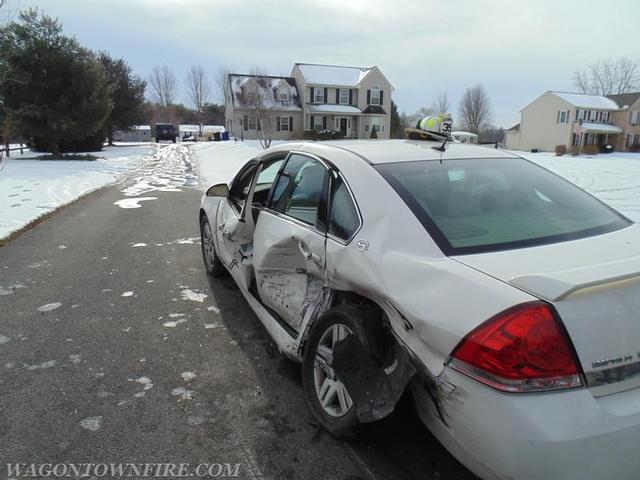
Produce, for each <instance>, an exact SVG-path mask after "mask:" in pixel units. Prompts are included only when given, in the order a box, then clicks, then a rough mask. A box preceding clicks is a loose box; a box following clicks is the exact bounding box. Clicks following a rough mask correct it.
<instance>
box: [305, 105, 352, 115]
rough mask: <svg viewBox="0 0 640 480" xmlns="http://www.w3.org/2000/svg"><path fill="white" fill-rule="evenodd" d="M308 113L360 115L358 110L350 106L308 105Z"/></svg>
mask: <svg viewBox="0 0 640 480" xmlns="http://www.w3.org/2000/svg"><path fill="white" fill-rule="evenodd" d="M309 113H344V114H349V115H360V114H361V113H362V112H361V111H360V109H359V108H357V107H353V106H351V105H331V104H320V105H309Z"/></svg>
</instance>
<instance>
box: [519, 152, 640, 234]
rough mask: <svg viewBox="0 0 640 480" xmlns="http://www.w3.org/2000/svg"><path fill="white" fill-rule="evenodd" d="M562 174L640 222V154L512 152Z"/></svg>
mask: <svg viewBox="0 0 640 480" xmlns="http://www.w3.org/2000/svg"><path fill="white" fill-rule="evenodd" d="M513 153H516V154H517V155H520V156H522V157H525V158H527V159H529V160H531V161H533V162H535V163H537V164H538V165H541V166H543V167H545V168H548V169H549V170H551V171H553V172H555V173H557V174H558V175H561V176H563V177H564V178H566V179H567V180H569V181H570V182H573V183H575V184H576V185H578V186H579V187H581V188H583V189H585V190H586V191H588V192H589V193H591V194H592V195H594V196H596V197H598V198H599V199H600V200H602V201H603V202H605V203H607V204H609V205H611V206H612V207H613V208H615V209H616V210H618V211H620V212H621V213H623V214H625V215H626V216H628V217H629V218H631V219H632V220H633V221H635V222H640V153H623V152H620V153H610V154H605V155H596V156H593V157H590V156H580V157H573V156H571V155H565V156H562V157H556V156H555V155H554V154H553V153H551V152H542V153H527V152H513Z"/></svg>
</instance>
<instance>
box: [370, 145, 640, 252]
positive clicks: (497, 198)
mask: <svg viewBox="0 0 640 480" xmlns="http://www.w3.org/2000/svg"><path fill="white" fill-rule="evenodd" d="M377 169H378V170H379V171H380V173H382V175H383V176H384V177H385V179H386V180H387V181H388V182H389V183H390V184H391V186H392V187H393V188H394V189H395V190H396V192H398V194H399V195H400V196H401V197H402V198H403V200H404V201H405V203H406V204H407V206H409V208H410V209H411V210H412V211H413V213H414V214H415V215H416V217H417V218H418V219H419V220H420V221H421V223H422V224H423V225H424V226H425V228H427V230H428V231H429V232H430V233H431V235H432V236H433V238H434V240H435V241H436V242H437V243H438V245H439V246H440V248H441V250H442V251H443V252H444V253H445V254H447V255H461V254H466V253H480V252H490V251H499V250H508V249H511V248H524V247H528V246H534V245H544V244H549V243H557V242H561V241H567V240H574V239H578V238H584V237H590V236H595V235H601V234H603V233H607V232H611V231H614V230H619V229H621V228H624V227H626V226H628V225H630V224H631V222H630V221H629V220H628V219H626V218H625V217H623V216H622V215H620V214H619V213H617V212H616V211H614V210H613V209H611V208H609V207H607V206H606V205H604V204H603V203H601V202H600V201H598V200H596V199H595V198H594V197H592V196H590V195H589V194H587V193H585V192H583V191H582V190H580V189H579V188H578V187H576V186H575V185H573V184H572V183H570V182H568V181H566V180H564V179H562V178H560V177H558V176H557V175H555V174H553V173H551V172H549V171H547V170H545V169H543V168H541V167H538V166H537V165H534V164H532V163H530V162H528V161H526V160H521V159H512V158H509V159H471V160H445V161H444V162H443V163H442V164H440V162H439V161H421V162H402V163H389V164H383V165H379V166H378V167H377Z"/></svg>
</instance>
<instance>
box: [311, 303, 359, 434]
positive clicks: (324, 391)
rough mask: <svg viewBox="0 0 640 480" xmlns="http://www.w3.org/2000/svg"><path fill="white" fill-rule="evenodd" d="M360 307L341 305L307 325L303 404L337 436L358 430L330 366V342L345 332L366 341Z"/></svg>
mask: <svg viewBox="0 0 640 480" xmlns="http://www.w3.org/2000/svg"><path fill="white" fill-rule="evenodd" d="M365 322H366V319H365V317H364V314H363V313H362V311H361V310H360V309H359V308H358V307H356V306H353V305H341V306H338V307H334V308H332V309H331V310H329V311H327V312H325V313H324V314H323V315H322V316H321V317H320V318H319V319H318V320H317V321H316V322H315V324H314V325H313V327H312V328H311V333H310V335H309V340H308V341H307V344H306V346H305V350H304V358H303V363H302V386H303V389H304V393H305V399H306V401H307V405H308V406H309V409H310V410H311V413H313V416H314V417H315V418H316V419H317V420H318V422H319V423H320V425H321V426H322V427H323V428H324V429H325V430H327V431H328V432H329V433H330V434H331V435H333V436H334V437H337V438H354V437H356V436H357V435H358V433H359V430H360V422H359V421H358V417H357V414H356V405H355V404H354V402H353V400H352V399H351V396H350V395H349V392H348V390H347V388H346V387H345V385H344V384H343V383H342V382H341V381H340V379H339V378H338V377H337V376H336V374H335V372H334V371H333V368H332V363H333V357H332V355H333V346H334V345H335V344H336V343H337V342H338V341H341V340H344V339H345V338H346V337H347V336H349V335H357V336H358V338H359V340H360V341H361V342H362V344H363V345H365V347H367V346H368V345H369V339H368V334H367V331H366V328H365V325H366V323H365Z"/></svg>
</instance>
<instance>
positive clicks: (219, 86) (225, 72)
mask: <svg viewBox="0 0 640 480" xmlns="http://www.w3.org/2000/svg"><path fill="white" fill-rule="evenodd" d="M230 73H231V71H230V70H229V69H228V68H227V67H220V69H219V70H218V73H217V74H216V76H215V78H214V84H215V93H214V95H215V99H216V102H217V103H218V104H219V105H225V104H226V103H227V101H228V98H227V95H228V94H229V74H230Z"/></svg>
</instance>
